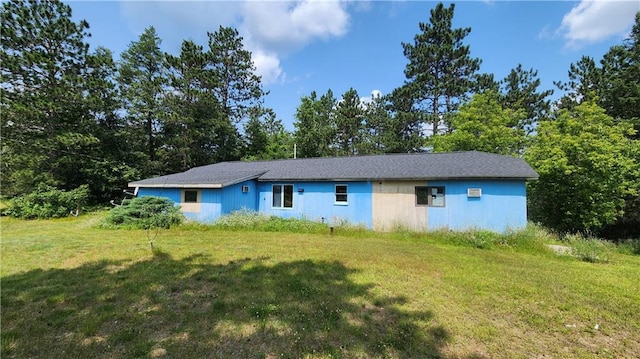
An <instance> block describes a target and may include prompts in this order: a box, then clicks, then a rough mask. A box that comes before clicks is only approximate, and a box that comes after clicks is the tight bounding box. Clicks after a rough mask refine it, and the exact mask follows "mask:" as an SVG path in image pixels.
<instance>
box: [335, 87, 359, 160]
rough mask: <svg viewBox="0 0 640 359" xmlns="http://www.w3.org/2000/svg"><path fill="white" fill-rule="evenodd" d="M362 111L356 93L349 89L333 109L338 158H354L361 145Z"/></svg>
mask: <svg viewBox="0 0 640 359" xmlns="http://www.w3.org/2000/svg"><path fill="white" fill-rule="evenodd" d="M363 117H364V110H363V108H362V105H361V103H360V96H359V95H358V91H356V90H355V89H353V88H350V89H349V90H348V91H347V92H345V93H344V94H343V95H342V98H341V99H340V101H338V105H337V106H336V109H335V122H336V138H335V147H336V151H337V155H338V156H354V155H357V154H358V149H359V148H360V147H361V144H362V135H363Z"/></svg>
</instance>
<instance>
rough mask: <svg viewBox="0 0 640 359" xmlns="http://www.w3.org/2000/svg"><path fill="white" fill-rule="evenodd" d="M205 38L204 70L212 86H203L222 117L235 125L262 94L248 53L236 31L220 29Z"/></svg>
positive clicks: (258, 78) (259, 102)
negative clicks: (212, 96) (212, 93)
mask: <svg viewBox="0 0 640 359" xmlns="http://www.w3.org/2000/svg"><path fill="white" fill-rule="evenodd" d="M208 36H209V51H208V52H207V57H208V69H209V70H210V79H211V81H213V83H209V84H207V85H206V87H208V88H210V89H212V90H213V92H214V94H215V96H216V98H217V100H218V102H219V103H220V104H221V105H222V109H223V111H224V113H225V115H226V116H227V118H228V119H229V121H231V123H233V124H235V123H238V122H240V121H241V120H243V119H244V118H245V116H247V114H248V111H250V110H251V109H253V108H255V107H259V106H260V104H261V103H262V97H263V96H264V95H265V92H264V91H263V90H262V85H261V79H260V77H259V76H258V75H256V74H255V70H256V69H255V66H254V65H253V61H252V60H251V52H249V51H247V50H245V49H244V47H243V45H242V37H241V36H240V35H239V34H238V30H236V29H233V28H230V27H222V26H221V27H220V28H219V29H218V31H216V32H214V33H208Z"/></svg>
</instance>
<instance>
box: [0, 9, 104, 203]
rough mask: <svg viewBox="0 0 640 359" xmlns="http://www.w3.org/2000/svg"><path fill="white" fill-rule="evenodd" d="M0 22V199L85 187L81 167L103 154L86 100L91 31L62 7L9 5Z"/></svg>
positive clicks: (2, 13) (69, 10) (84, 178)
mask: <svg viewBox="0 0 640 359" xmlns="http://www.w3.org/2000/svg"><path fill="white" fill-rule="evenodd" d="M0 16H1V20H2V21H1V28H0V36H1V42H2V49H1V50H0V66H1V71H0V72H1V76H2V87H1V89H0V91H1V92H0V94H1V98H2V109H1V111H0V118H1V121H0V125H1V132H2V167H3V168H2V171H0V172H1V174H2V175H1V179H2V183H1V188H2V194H3V195H7V196H14V195H17V194H23V193H28V192H30V191H31V190H32V189H33V188H35V187H36V184H38V183H47V184H50V185H55V186H59V187H61V188H63V189H72V188H75V187H78V186H80V185H82V184H85V183H86V182H87V179H86V177H83V175H82V173H78V171H77V168H78V165H79V163H81V162H82V163H84V162H88V163H90V162H91V161H92V158H93V157H94V156H95V155H96V153H97V152H98V149H99V148H98V146H97V145H98V143H99V140H98V139H97V138H96V137H95V136H94V133H95V131H96V122H95V121H94V119H93V118H92V117H91V116H90V113H89V112H88V110H87V106H86V103H85V97H84V93H85V91H86V90H87V82H86V81H85V76H86V72H87V52H88V45H87V44H86V43H85V37H86V36H88V32H87V29H88V28H89V25H88V24H87V22H86V21H80V22H77V23H76V22H73V21H72V19H71V8H70V7H69V6H67V5H65V4H63V3H61V2H59V1H36V0H32V1H28V2H23V1H9V2H4V3H3V4H2V11H1V13H0Z"/></svg>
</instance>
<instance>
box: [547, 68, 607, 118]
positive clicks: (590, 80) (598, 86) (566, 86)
mask: <svg viewBox="0 0 640 359" xmlns="http://www.w3.org/2000/svg"><path fill="white" fill-rule="evenodd" d="M567 76H568V78H569V81H567V82H560V81H554V84H555V85H556V86H557V87H558V89H560V90H561V91H564V92H565V94H564V95H563V96H562V97H561V98H560V100H559V101H558V107H559V108H566V109H572V108H574V107H576V106H578V105H579V104H581V103H582V102H585V101H592V100H594V99H595V98H596V97H598V96H599V94H600V93H601V91H602V69H601V68H599V67H598V66H597V65H596V62H595V61H594V60H593V58H591V57H589V56H582V58H581V59H580V60H579V61H578V62H576V63H575V64H573V63H572V64H571V65H570V66H569V71H568V73H567Z"/></svg>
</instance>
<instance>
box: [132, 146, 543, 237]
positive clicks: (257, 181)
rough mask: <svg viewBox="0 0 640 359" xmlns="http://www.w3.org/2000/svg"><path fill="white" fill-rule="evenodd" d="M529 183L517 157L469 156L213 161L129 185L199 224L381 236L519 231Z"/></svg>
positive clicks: (529, 175) (524, 218)
mask: <svg viewBox="0 0 640 359" xmlns="http://www.w3.org/2000/svg"><path fill="white" fill-rule="evenodd" d="M536 178H538V174H537V173H536V172H535V171H534V170H533V169H532V168H531V167H530V166H529V165H528V164H527V163H526V162H524V161H523V160H522V159H519V158H514V157H511V156H504V155H496V154H491V153H483V152H477V151H471V152H452V153H415V154H387V155H372V156H356V157H334V158H304V159H288V160H274V161H258V162H221V163H216V164H213V165H207V166H202V167H196V168H192V169H190V170H188V171H185V172H181V173H176V174H171V175H167V176H161V177H155V178H149V179H144V180H141V181H136V182H131V183H129V186H130V187H134V188H135V190H136V193H137V195H138V196H161V197H167V198H170V199H171V200H173V201H174V202H175V203H176V204H177V205H180V207H181V211H182V212H183V213H184V214H185V216H186V217H188V218H191V219H193V220H196V221H201V222H211V221H214V220H215V219H217V218H218V217H220V216H221V215H225V214H228V213H231V212H233V211H237V210H240V209H249V210H254V211H257V212H260V213H263V214H266V215H275V216H280V217H297V218H306V219H310V220H316V221H325V222H328V223H337V222H338V221H347V222H349V223H353V224H363V225H365V226H366V227H368V228H372V229H374V230H382V231H384V230H389V229H391V228H394V227H397V226H402V227H405V228H411V229H414V230H419V231H423V230H437V229H441V228H445V229H452V230H464V229H470V228H476V229H488V230H492V231H496V232H504V231H505V230H507V229H517V228H522V227H524V226H525V225H526V223H527V201H526V188H525V182H526V181H527V180H532V179H536Z"/></svg>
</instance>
